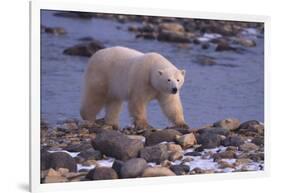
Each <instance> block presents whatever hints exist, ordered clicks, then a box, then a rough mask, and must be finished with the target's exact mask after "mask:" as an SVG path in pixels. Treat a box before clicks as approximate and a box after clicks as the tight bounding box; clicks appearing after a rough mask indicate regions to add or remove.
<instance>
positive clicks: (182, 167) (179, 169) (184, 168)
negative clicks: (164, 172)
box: [170, 165, 190, 175]
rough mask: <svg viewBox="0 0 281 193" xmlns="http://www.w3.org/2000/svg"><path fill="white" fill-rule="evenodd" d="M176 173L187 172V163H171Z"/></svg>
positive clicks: (183, 173)
mask: <svg viewBox="0 0 281 193" xmlns="http://www.w3.org/2000/svg"><path fill="white" fill-rule="evenodd" d="M170 170H172V171H173V172H174V173H175V174H176V175H185V174H187V173H188V172H189V170H190V167H189V166H188V165H172V166H171V167H170Z"/></svg>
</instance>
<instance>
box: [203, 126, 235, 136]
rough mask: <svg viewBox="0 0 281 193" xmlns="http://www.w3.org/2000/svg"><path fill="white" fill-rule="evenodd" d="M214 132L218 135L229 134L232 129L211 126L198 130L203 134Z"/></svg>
mask: <svg viewBox="0 0 281 193" xmlns="http://www.w3.org/2000/svg"><path fill="white" fill-rule="evenodd" d="M206 132H208V133H213V134H216V135H223V136H226V137H227V136H229V134H230V131H229V130H228V129H224V128H220V127H210V128H204V129H200V130H198V133H199V134H202V133H206Z"/></svg>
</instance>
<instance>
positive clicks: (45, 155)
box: [40, 149, 51, 171]
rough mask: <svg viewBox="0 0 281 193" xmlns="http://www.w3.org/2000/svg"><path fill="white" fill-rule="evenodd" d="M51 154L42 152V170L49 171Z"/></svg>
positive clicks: (45, 151)
mask: <svg viewBox="0 0 281 193" xmlns="http://www.w3.org/2000/svg"><path fill="white" fill-rule="evenodd" d="M50 155H51V153H49V152H48V151H47V150H43V149H41V151H40V170H41V171H43V170H47V169H49V168H50V161H49V157H50Z"/></svg>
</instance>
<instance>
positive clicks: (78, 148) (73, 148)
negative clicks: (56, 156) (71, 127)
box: [64, 143, 92, 152]
mask: <svg viewBox="0 0 281 193" xmlns="http://www.w3.org/2000/svg"><path fill="white" fill-rule="evenodd" d="M91 148H92V145H91V144H90V143H82V144H71V145H69V146H67V147H65V148H64V150H66V151H69V152H81V151H83V150H87V149H91Z"/></svg>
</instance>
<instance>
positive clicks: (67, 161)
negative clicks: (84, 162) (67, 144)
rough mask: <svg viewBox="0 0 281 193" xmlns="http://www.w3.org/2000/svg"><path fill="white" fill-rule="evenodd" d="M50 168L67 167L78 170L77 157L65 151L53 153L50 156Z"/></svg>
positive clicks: (73, 170)
mask: <svg viewBox="0 0 281 193" xmlns="http://www.w3.org/2000/svg"><path fill="white" fill-rule="evenodd" d="M48 162H49V168H53V169H55V170H57V169H59V168H67V169H69V171H71V172H76V170H77V166H76V162H75V159H74V158H73V157H71V156H70V155H69V154H68V153H65V152H55V153H51V154H50V155H49V157H48Z"/></svg>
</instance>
